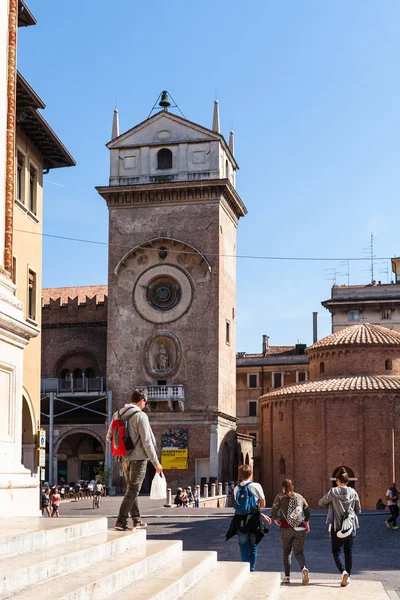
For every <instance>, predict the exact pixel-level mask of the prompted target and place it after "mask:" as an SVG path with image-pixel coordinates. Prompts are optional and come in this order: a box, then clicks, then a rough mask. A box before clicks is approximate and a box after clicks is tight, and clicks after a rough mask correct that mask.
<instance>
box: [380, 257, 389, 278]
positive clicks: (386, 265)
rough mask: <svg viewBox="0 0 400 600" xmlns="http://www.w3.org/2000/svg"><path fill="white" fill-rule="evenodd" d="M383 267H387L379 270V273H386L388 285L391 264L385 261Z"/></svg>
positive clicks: (382, 263)
mask: <svg viewBox="0 0 400 600" xmlns="http://www.w3.org/2000/svg"><path fill="white" fill-rule="evenodd" d="M381 265H385V267H383V268H382V269H379V271H378V273H386V283H389V262H388V261H387V260H384V261H383V262H381Z"/></svg>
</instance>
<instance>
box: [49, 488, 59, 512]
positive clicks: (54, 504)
mask: <svg viewBox="0 0 400 600" xmlns="http://www.w3.org/2000/svg"><path fill="white" fill-rule="evenodd" d="M60 503H61V496H60V490H59V489H58V488H55V489H54V493H53V494H52V496H51V509H52V511H51V516H52V517H59V516H60V511H59V508H60Z"/></svg>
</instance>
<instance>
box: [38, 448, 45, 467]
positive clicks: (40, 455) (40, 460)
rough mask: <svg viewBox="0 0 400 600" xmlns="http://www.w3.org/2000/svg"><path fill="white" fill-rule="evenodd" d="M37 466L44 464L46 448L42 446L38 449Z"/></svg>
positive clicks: (43, 465)
mask: <svg viewBox="0 0 400 600" xmlns="http://www.w3.org/2000/svg"><path fill="white" fill-rule="evenodd" d="M38 466H39V467H45V466H46V450H45V449H44V448H40V449H39V451H38Z"/></svg>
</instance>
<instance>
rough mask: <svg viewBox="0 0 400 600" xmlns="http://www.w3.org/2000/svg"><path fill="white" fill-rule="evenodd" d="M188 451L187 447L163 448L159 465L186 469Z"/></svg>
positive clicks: (165, 467)
mask: <svg viewBox="0 0 400 600" xmlns="http://www.w3.org/2000/svg"><path fill="white" fill-rule="evenodd" d="M188 456H189V452H188V449H187V448H163V449H162V450H161V465H162V468H163V469H187V468H188Z"/></svg>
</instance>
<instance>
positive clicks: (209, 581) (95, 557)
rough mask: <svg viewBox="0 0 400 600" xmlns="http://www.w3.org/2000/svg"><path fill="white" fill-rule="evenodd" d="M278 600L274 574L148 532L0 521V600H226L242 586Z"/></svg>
mask: <svg viewBox="0 0 400 600" xmlns="http://www.w3.org/2000/svg"><path fill="white" fill-rule="evenodd" d="M250 578H251V580H252V581H251V583H252V589H253V588H254V589H256V588H257V589H258V587H259V588H260V590H261V591H262V595H260V596H259V597H260V598H261V597H262V598H265V599H268V600H276V599H277V598H278V594H279V586H280V576H279V574H278V573H252V574H251V575H250V571H249V566H248V564H247V563H237V562H218V561H217V553H216V552H183V550H182V542H181V541H157V540H154V541H153V540H149V541H147V540H146V530H144V529H142V530H138V531H134V532H119V531H113V530H108V529H107V519H106V518H94V519H88V518H85V519H41V518H20V519H10V520H8V521H5V520H4V519H2V520H0V598H18V599H19V600H47V599H49V600H50V599H51V600H89V599H90V600H100V599H102V598H110V599H112V600H117V599H118V600H121V598H123V599H124V600H130V599H133V598H135V599H138V598H140V599H141V600H147V599H148V600H150V599H152V600H172V599H173V600H177V599H179V598H180V597H181V596H183V594H186V592H187V591H188V590H189V591H190V598H191V600H201V599H203V598H207V600H214V599H217V598H218V600H228V599H229V600H232V599H234V598H235V596H236V595H240V596H241V597H242V598H243V592H242V591H241V590H242V588H243V586H246V585H247V582H248V581H250Z"/></svg>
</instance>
